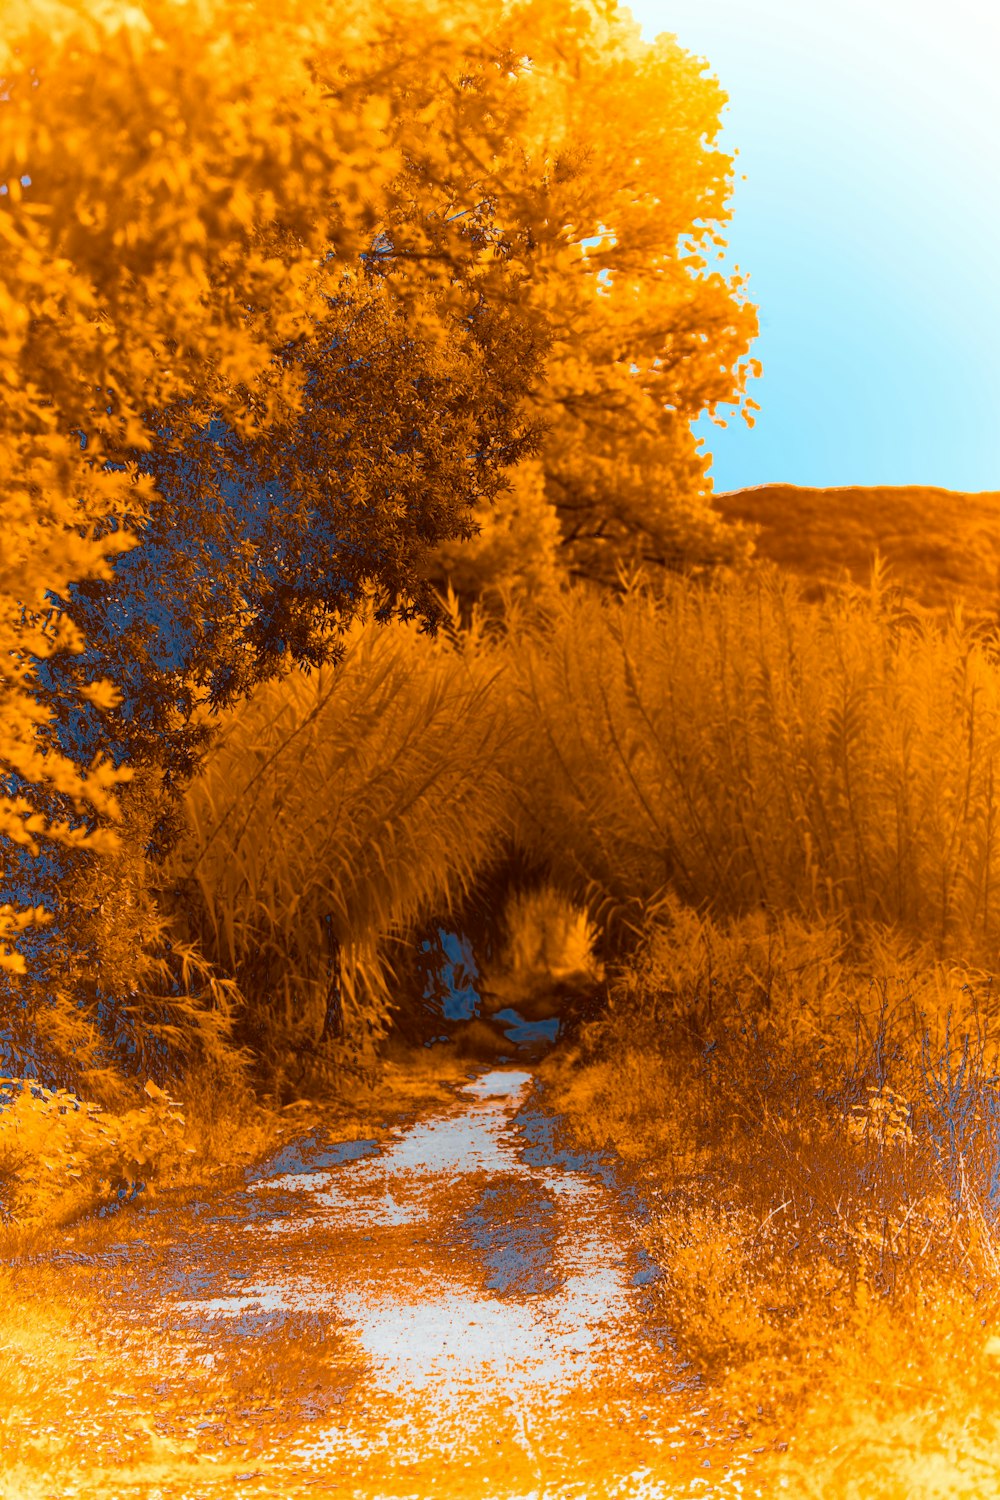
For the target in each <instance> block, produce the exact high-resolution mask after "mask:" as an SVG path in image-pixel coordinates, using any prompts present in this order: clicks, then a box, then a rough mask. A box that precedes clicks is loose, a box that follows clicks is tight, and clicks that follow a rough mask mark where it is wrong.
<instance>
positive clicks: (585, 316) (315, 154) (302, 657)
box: [0, 0, 753, 969]
mask: <svg viewBox="0 0 1000 1500" xmlns="http://www.w3.org/2000/svg"><path fill="white" fill-rule="evenodd" d="M6 22H7V25H6V30H5V33H4V36H3V38H2V40H0V77H2V79H3V85H2V88H0V95H2V107H0V163H2V167H0V175H2V176H3V177H4V180H5V184H6V187H7V192H6V194H5V195H4V196H3V202H2V207H0V234H2V235H3V238H4V245H5V248H6V249H7V251H8V252H9V253H8V255H7V261H8V263H9V266H10V273H9V276H8V280H7V288H6V291H5V293H4V297H5V299H6V300H5V302H4V306H3V310H4V311H5V312H9V314H10V316H9V317H8V318H6V319H5V327H6V328H7V330H8V333H7V337H6V341H5V343H4V345H3V346H2V348H0V382H2V386H3V390H4V392H5V398H6V400H5V407H4V415H3V427H2V428H0V432H2V443H3V447H2V450H0V452H2V462H3V463H4V466H5V470H6V473H5V480H9V483H7V485H6V488H5V490H4V492H3V499H2V500H0V506H2V508H3V509H2V524H3V530H4V537H5V543H6V541H7V539H8V538H10V539H11V540H10V543H9V545H10V546H12V547H14V548H16V555H15V561H14V563H13V565H12V566H11V567H9V568H8V569H7V571H6V572H5V573H4V574H3V575H2V577H0V597H2V599H3V601H4V607H5V611H6V613H5V616H4V634H3V639H2V640H0V661H4V662H8V664H9V665H8V666H7V667H6V668H5V669H3V670H4V674H5V676H4V681H5V691H6V693H7V705H8V706H9V708H10V712H9V713H8V714H7V715H6V717H5V722H6V723H7V724H8V725H9V726H12V727H11V729H9V731H8V740H7V741H6V742H5V744H4V745H3V746H2V747H0V755H2V759H3V763H4V764H5V766H6V767H8V768H9V773H10V774H8V775H7V776H6V778H5V780H6V786H5V790H7V791H8V792H11V793H16V795H12V796H9V797H8V799H7V802H6V804H5V815H4V823H3V826H2V831H3V832H4V833H5V834H6V835H7V837H9V838H10V839H11V840H12V841H13V842H14V843H21V844H22V845H23V847H24V848H26V849H29V850H31V851H32V853H34V851H35V849H36V848H37V847H38V842H37V839H38V837H44V838H48V839H49V840H50V841H54V842H56V843H60V844H62V845H65V846H66V849H67V853H68V855H70V856H72V857H73V858H76V856H77V852H78V851H87V850H95V851H96V850H99V849H104V850H108V849H112V848H113V847H114V844H115V839H114V834H113V830H112V829H104V828H102V827H101V826H100V822H101V819H107V820H110V821H112V822H113V821H114V819H115V818H116V817H117V816H118V813H119V812H120V809H119V808H118V807H117V804H116V803H115V800H114V797H113V795H112V790H111V789H112V788H113V787H114V786H117V785H119V784H121V783H122V782H124V781H126V780H127V779H128V769H127V768H126V767H125V766H124V765H116V764H115V762H114V758H113V757H111V758H109V756H108V746H109V745H113V744H115V742H116V740H117V744H118V747H119V750H121V751H122V752H123V755H124V754H126V753H127V754H128V755H129V756H131V758H132V759H133V760H134V761H135V763H136V764H148V765H150V766H154V767H160V768H165V769H166V770H167V772H168V779H169V777H170V776H172V775H174V774H176V776H177V777H178V778H179V779H182V778H183V777H184V776H186V775H189V774H190V773H191V771H192V770H193V768H194V766H195V765H196V762H197V755H198V751H199V745H200V744H201V743H203V739H204V729H205V726H204V724H203V723H196V722H195V718H196V715H195V714H194V708H195V705H196V704H197V703H199V702H200V703H207V704H209V705H210V706H211V707H221V706H223V705H225V704H228V703H229V702H232V701H233V700H234V698H236V697H238V696H239V695H240V694H241V693H243V692H246V691H247V690H248V689H249V688H250V687H251V686H253V684H254V683H255V682H257V681H262V680H264V679H265V678H266V676H267V675H268V673H271V672H273V671H276V670H283V669H285V668H286V667H287V665H288V664H289V663H290V662H296V661H297V662H299V663H300V664H303V665H306V666H309V665H311V664H313V663H314V662H316V661H318V660H320V659H330V653H331V652H335V643H333V639H332V636H331V632H330V630H329V629H328V625H329V621H330V618H331V617H332V616H336V615H337V614H338V612H339V614H341V615H343V614H345V613H348V614H349V612H350V611H351V610H352V609H355V608H356V607H357V606H358V603H359V601H360V599H361V597H362V596H363V595H364V593H365V592H366V590H367V589H369V587H371V588H373V589H374V594H375V605H376V608H377V609H378V610H379V611H380V612H381V613H382V614H383V616H384V617H387V616H388V614H390V613H393V612H397V613H400V614H402V615H403V616H404V617H406V616H408V615H412V614H413V613H414V612H416V613H417V614H420V615H422V616H423V617H424V618H425V619H426V621H427V623H428V625H429V626H431V627H433V625H434V621H435V610H436V606H435V604H434V599H433V595H432V594H431V592H430V590H429V588H428V587H427V586H426V573H425V569H424V563H425V561H426V554H427V551H428V549H429V548H431V547H432V546H433V545H435V544H438V543H440V542H443V541H448V540H449V539H451V540H454V539H455V538H457V537H461V536H462V535H463V533H468V532H469V531H471V530H472V526H471V525H470V518H471V517H472V516H474V514H475V511H476V508H477V507H479V508H480V509H481V508H482V507H483V506H486V505H489V504H491V503H492V502H493V501H494V500H495V499H496V497H497V496H498V495H500V494H502V493H503V491H504V487H505V481H504V479H503V478H502V477H501V475H502V471H503V468H504V467H505V466H508V465H510V464H511V463H513V462H515V461H516V460H517V459H519V458H520V457H523V456H526V455H527V456H530V455H531V453H532V452H533V451H534V449H533V444H534V443H535V442H536V440H537V438H538V437H539V435H540V431H541V430H542V429H544V427H545V425H546V424H549V426H550V431H549V433H548V435H547V437H546V439H545V448H544V453H541V454H540V457H541V461H542V465H543V468H544V495H543V496H542V497H541V500H540V503H541V504H542V505H543V506H548V507H551V508H552V509H553V510H554V512H555V514H556V517H557V519H558V523H559V527H560V528H561V531H562V535H563V538H564V547H565V550H566V552H567V555H568V558H569V560H570V562H571V564H572V566H573V568H574V569H576V570H577V571H583V572H587V573H589V574H590V575H592V576H596V575H597V574H599V573H601V572H602V570H603V572H604V573H608V572H609V571H610V570H611V569H612V568H613V567H616V566H617V564H618V561H619V560H620V559H622V558H623V557H625V558H626V559H627V558H628V557H630V556H631V555H632V554H635V553H638V554H639V555H641V556H643V557H646V556H649V557H652V558H654V559H655V560H657V561H660V562H663V561H666V562H668V563H669V562H671V561H675V560H676V558H677V557H681V556H683V557H687V556H689V555H690V553H691V550H692V547H691V543H692V538H695V539H696V540H697V541H698V546H699V547H700V554H699V555H701V556H707V557H709V558H710V559H711V558H712V557H714V556H715V555H716V554H721V555H723V556H725V555H728V553H727V549H728V551H729V552H731V551H732V543H731V541H728V540H727V539H726V538H724V537H722V536H721V534H720V533H719V530H718V527H717V525H716V524H715V523H714V522H713V519H712V517H711V514H710V512H709V510H708V507H707V505H705V504H704V503H703V501H704V499H705V495H704V491H705V488H706V487H705V485H704V482H703V476H704V467H705V461H704V460H702V459H700V458H699V457H698V456H697V454H696V453H695V450H694V445H693V440H692V439H691V435H690V431H689V422H690V418H691V416H692V415H695V414H697V412H698V411H699V410H701V409H702V408H703V407H704V406H705V405H706V404H707V405H708V406H709V408H710V409H714V404H715V403H717V402H719V401H724V400H727V399H734V398H735V397H738V396H739V395H740V393H741V392H742V381H743V379H744V378H745V374H746V369H747V367H746V366H745V365H743V364H741V360H742V358H743V355H744V353H745V350H746V347H747V344H748V341H749V337H750V335H751V333H752V328H753V317H752V309H749V308H747V307H746V306H745V305H743V304H742V303H741V302H740V299H739V296H738V288H737V287H736V285H735V284H734V283H726V282H724V281H723V279H722V278H721V277H719V276H712V275H708V276H699V275H698V274H696V273H697V272H698V271H699V270H700V269H702V270H703V269H704V265H705V261H704V257H703V255H702V254H701V252H703V251H705V249H706V246H707V244H709V243H711V241H712V239H713V237H714V238H716V239H717V238H718V236H717V235H715V233H714V231H713V230H711V228H705V227H703V225H711V224H713V223H720V222H721V221H722V220H723V219H724V218H725V217H726V211H725V196H726V192H727V190H728V184H729V176H728V173H729V165H730V163H729V160H728V158H726V157H724V156H722V155H721V154H720V153H718V152H715V151H713V150H712V149H711V148H710V144H709V143H710V141H711V139H712V136H713V134H714V132H715V130H716V129H717V125H718V110H719V108H720V106H721V102H722V99H723V96H722V95H721V93H720V91H719V90H718V88H717V87H716V86H715V85H714V84H712V83H711V82H706V81H705V80H704V79H702V78H701V77H700V76H699V68H698V65H697V64H696V63H695V61H694V60H693V59H690V58H688V57H687V56H686V55H685V54H684V53H682V52H681V51H680V50H679V49H678V48H676V47H674V46H672V45H670V44H669V43H667V42H664V41H663V40H662V39H661V40H660V41H659V42H658V43H657V45H656V46H655V47H653V48H649V47H646V46H644V45H643V44H642V43H641V41H639V39H638V36H637V33H636V30H635V27H634V25H632V24H631V23H628V22H627V21H626V20H624V19H623V18H622V16H621V15H619V13H618V12H617V10H616V7H615V5H614V3H613V0H589V3H586V4H583V5H575V6H574V5H571V4H570V3H569V0H526V3H517V4H509V5H503V4H499V3H494V0H469V3H468V4H467V5H466V7H465V9H464V11H460V10H459V9H458V8H456V7H455V6H453V5H447V6H445V5H441V6H438V5H436V4H434V3H430V0H416V3H413V0H393V3H391V4H390V5H389V6H388V7H383V8H382V9H381V10H380V11H379V12H378V13H377V14H373V13H372V12H371V11H370V10H369V9H367V8H365V7H363V6H362V5H361V4H360V3H359V0H347V3H345V4H341V5H338V7H337V10H336V13H335V14H333V13H331V14H326V13H324V12H323V11H319V12H317V11H316V10H315V8H314V7H313V6H312V5H307V4H306V3H305V0H283V3H282V4H281V6H280V7H279V6H278V5H277V4H276V3H274V4H256V5H252V6H251V5H248V4H247V3H244V0H204V3H202V4H199V5H194V4H185V3H183V0H180V3H177V4H173V5H169V6H167V5H162V4H157V3H156V0H140V3H137V4H136V5H134V6H132V7H130V8H128V9H127V10H124V9H123V10H121V11H119V12H117V13H116V14H111V13H110V12H109V11H108V8H107V7H106V6H105V5H104V4H103V3H102V0H73V3H72V4H69V3H65V4H63V3H60V0H32V3H31V4H30V5H29V4H27V3H22V4H14V5H12V6H11V7H9V8H8V15H7V17H6ZM546 38H552V39H553V40H551V41H549V40H546ZM98 74H99V75H100V85H101V86H100V88H99V89H95V88H94V82H95V78H96V77H97V75H98ZM611 117H613V118H615V119H616V131H615V135H614V139H613V140H611V141H608V140H606V139H605V136H604V127H605V122H606V120H607V119H608V118H611ZM605 226H607V227H608V228H610V229H613V231H614V238H613V241H612V239H611V237H610V235H609V236H606V239H605V242H604V245H603V246H602V254H601V256H600V265H601V266H602V267H606V268H607V269H608V270H609V272H610V273H611V274H612V276H613V277H614V278H615V280H614V281H613V283H612V285H611V287H610V289H605V288H603V287H602V285H601V282H600V280H599V277H598V274H597V272H598V262H597V261H594V262H593V263H592V262H591V261H590V260H589V259H588V258H587V257H586V256H584V255H582V254H581V250H580V246H581V245H582V243H583V242H584V241H585V240H587V239H588V238H592V237H593V235H594V234H595V233H601V232H603V231H604V227H605ZM685 235H686V236H688V238H689V241H690V245H689V247H688V253H686V254H682V253H681V251H680V248H679V247H680V240H681V238H682V237H683V236H685ZM550 344H551V346H552V349H553V354H552V355H551V356H550V358H549V364H548V366H547V368H546V371H545V376H544V380H543V381H542V382H541V383H540V385H539V386H538V388H537V389H536V388H535V387H534V386H533V384H532V374H533V372H534V371H536V370H537V369H539V368H540V367H541V366H540V362H541V360H542V359H543V357H544V355H545V351H546V349H547V348H548V347H549V345H550ZM348 354H349V355H350V356H351V357H350V359H347V355H348ZM632 364H636V365H638V367H639V369H638V373H637V374H636V375H633V374H632V373H631V365H632ZM611 406H614V408H615V409H614V411H613V412H612V415H611V417H610V418H609V416H608V412H609V409H610V407H611ZM539 423H540V424H541V428H540V426H539ZM262 479H263V480H265V481H267V483H266V484H263V485H262V484H261V482H260V481H261V480H262ZM268 484H269V485H270V493H268V487H267V486H268ZM651 495H652V498H651ZM535 501H536V503H537V502H538V501H539V497H538V493H537V486H536V491H535ZM241 507H242V508H241ZM241 520H246V521H247V522H248V524H249V535H244V534H243V533H242V532H241V529H240V522H241ZM549 531H550V534H552V528H551V527H550V528H549ZM140 537H141V538H142V546H141V547H140V548H139V549H138V551H137V552H136V554H135V558H134V560H132V559H131V548H132V547H133V546H134V545H135V544H136V542H137V540H138V539H139V538H140ZM334 541H335V543H336V547H337V549H338V552H337V559H336V562H335V563H334V562H333V560H332V559H331V556H330V550H329V549H330V547H332V546H333V544H334ZM296 550H297V552H298V556H294V557H293V552H295V551H296ZM126 553H128V554H129V556H128V557H124V556H123V554H126ZM109 557H110V558H115V557H119V558H121V559H122V560H121V561H120V562H119V564H118V567H117V569H113V568H112V566H111V565H110V563H109V562H108V561H107V559H108V558H109ZM130 591H133V597H134V599H135V601H136V602H137V603H139V604H141V605H142V609H139V610H138V611H137V613H136V615H135V616H134V617H133V616H132V614H131V613H129V612H128V609H127V604H128V599H129V594H130ZM184 606H186V607H187V613H188V615H189V619H188V620H187V621H186V622H184V621H183V618H182V617H183V614H184ZM182 624H183V625H184V628H183V629H181V628H179V627H180V626H181V625H182ZM81 625H84V626H85V629H86V634H87V639H85V637H84V635H83V632H82V630H81ZM87 640H91V641H92V648H91V650H90V652H89V654H85V651H84V648H85V646H86V645H87ZM166 648H169V649H166ZM63 653H68V654H70V655H75V656H77V657H78V658H85V659H83V660H78V661H77V662H76V663H72V662H70V661H69V660H68V659H67V657H66V656H65V655H64V654H63ZM324 653H325V654H324ZM32 659H34V665H32ZM98 670H100V671H101V672H102V673H106V674H107V675H102V676H101V677H96V676H95V678H94V680H93V681H92V682H88V681H87V680H86V679H87V678H88V675H89V673H90V672H91V671H93V672H95V673H96V672H97V671H98ZM112 684H114V686H112ZM119 691H121V692H123V694H124V696H123V697H121V698H120V697H119ZM46 693H47V694H48V698H49V701H48V702H47V704H46V705H44V706H42V705H40V704H39V702H38V698H39V695H42V696H44V695H45V694H46ZM66 745H71V746H73V747H74V751H75V753H74V755H73V756H67V754H66V748H65V747H66ZM81 763H82V764H84V765H89V769H88V770H87V771H85V772H84V771H81V770H80V769H79V767H80V764H81ZM18 777H20V778H21V783H22V785H21V787H20V788H18V787H17V785H16V782H17V778H18ZM39 782H44V783H46V784H47V786H48V787H49V789H50V796H51V801H52V806H53V815H52V816H49V817H46V816H45V815H43V814H38V813H36V811H35V808H36V805H38V798H37V797H35V798H34V799H33V798H32V796H31V795H30V790H31V788H32V787H33V786H35V785H36V784H38V783H39ZM88 804H89V806H90V808H91V809H92V813H93V817H92V820H91V821H92V822H93V821H94V820H96V824H95V826H93V827H88V826H86V825H85V826H79V825H78V826H75V827H74V826H73V825H72V823H71V822H70V819H69V817H63V816H62V812H61V808H62V807H64V806H65V807H69V808H71V810H72V811H75V812H76V814H77V816H83V815H84V812H85V809H86V807H87V805H88ZM36 836H37V837H36ZM35 915H36V913H29V914H28V915H27V917H26V918H25V919H24V920H27V921H30V920H31V919H32V917H33V916H35ZM6 917H7V920H8V923H9V927H10V931H11V932H13V931H14V930H15V927H16V925H17V924H21V925H23V923H22V919H20V918H15V916H14V914H13V913H12V912H7V913H6ZM5 961H6V963H7V966H8V967H13V968H15V969H16V968H18V967H19V963H18V959H17V956H16V955H13V954H8V955H7V957H6V960H5Z"/></svg>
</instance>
